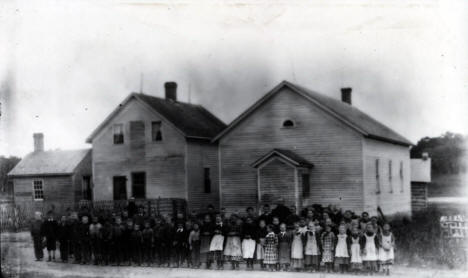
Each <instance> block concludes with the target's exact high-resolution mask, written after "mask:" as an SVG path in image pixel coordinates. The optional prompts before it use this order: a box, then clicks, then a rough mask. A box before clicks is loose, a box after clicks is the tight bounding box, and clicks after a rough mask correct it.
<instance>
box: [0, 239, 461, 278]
mask: <svg viewBox="0 0 468 278" xmlns="http://www.w3.org/2000/svg"><path fill="white" fill-rule="evenodd" d="M1 255H2V265H1V266H2V272H3V273H6V274H9V273H10V274H11V277H164V278H182V277H194V278H200V277H204V278H205V277H206V278H211V277H212V278H218V277H220V275H223V277H224V278H229V277H245V276H248V277H252V278H275V277H277V278H279V277H290V278H305V277H308V278H311V277H317V278H318V277H330V278H332V277H356V276H355V275H347V274H346V275H343V274H325V273H293V272H267V271H245V270H238V271H230V270H224V271H215V270H204V269H188V268H178V269H174V268H155V267H129V266H125V267H116V266H94V265H86V266H82V265H75V264H64V263H59V262H36V261H35V260H34V255H33V250H32V242H31V239H30V236H29V234H28V233H27V232H22V233H3V234H1ZM392 276H393V277H411V278H423V277H466V272H464V271H462V270H437V269H431V268H411V267H406V266H401V265H396V266H394V268H393V273H392ZM6 277H9V276H6Z"/></svg>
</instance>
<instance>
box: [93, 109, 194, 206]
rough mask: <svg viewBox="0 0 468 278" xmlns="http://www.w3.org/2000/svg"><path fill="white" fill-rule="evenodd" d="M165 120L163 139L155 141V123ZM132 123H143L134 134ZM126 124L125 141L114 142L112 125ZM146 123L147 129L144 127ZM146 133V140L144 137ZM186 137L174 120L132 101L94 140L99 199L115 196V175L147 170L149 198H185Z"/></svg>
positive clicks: (96, 196) (137, 126)
mask: <svg viewBox="0 0 468 278" xmlns="http://www.w3.org/2000/svg"><path fill="white" fill-rule="evenodd" d="M152 121H161V122H162V125H161V132H162V138H163V140H162V141H158V142H153V141H152V138H151V122H152ZM130 122H140V124H137V125H134V126H133V130H134V131H136V132H137V133H138V134H137V136H133V137H132V139H133V140H131V137H130ZM116 123H122V124H124V144H121V145H114V144H113V133H112V132H113V131H112V126H113V124H116ZM143 126H144V131H143V130H142V127H143ZM142 136H144V140H143V139H142ZM185 144H186V142H185V138H184V137H183V136H182V135H181V134H180V132H179V131H177V130H176V129H175V128H174V127H173V126H172V125H171V124H170V123H167V122H166V121H165V120H164V119H163V118H162V117H160V116H159V115H157V113H154V112H153V111H151V110H149V109H147V108H146V107H144V106H143V105H141V104H140V103H138V101H136V100H132V101H130V102H129V103H128V104H127V105H126V107H124V109H122V111H120V112H119V113H118V115H116V116H115V117H114V118H113V119H112V121H111V122H110V123H109V124H108V125H107V126H106V127H105V128H104V129H103V130H102V131H101V132H100V133H99V134H98V135H97V136H96V138H95V139H94V140H93V183H94V198H95V200H111V199H112V198H113V176H126V177H127V196H128V197H130V196H131V194H132V192H131V172H142V171H143V172H146V179H147V180H146V195H147V196H146V197H147V198H157V197H162V198H170V197H173V198H185V197H186V194H185Z"/></svg>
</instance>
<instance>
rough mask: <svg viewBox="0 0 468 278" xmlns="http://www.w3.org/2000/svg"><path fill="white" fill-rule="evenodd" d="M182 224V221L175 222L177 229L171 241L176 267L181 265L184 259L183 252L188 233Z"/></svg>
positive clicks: (185, 247)
mask: <svg viewBox="0 0 468 278" xmlns="http://www.w3.org/2000/svg"><path fill="white" fill-rule="evenodd" d="M184 226H185V225H184V222H178V223H177V229H176V230H175V233H174V239H173V243H172V246H173V247H174V251H175V259H176V267H179V266H181V265H182V264H183V263H184V261H185V259H186V258H185V254H186V249H187V242H188V240H187V238H188V233H187V231H186V230H185V227H184Z"/></svg>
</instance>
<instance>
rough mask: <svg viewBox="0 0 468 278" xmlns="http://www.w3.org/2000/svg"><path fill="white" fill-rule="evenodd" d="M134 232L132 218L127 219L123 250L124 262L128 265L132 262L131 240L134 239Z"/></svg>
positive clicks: (123, 236) (123, 234)
mask: <svg viewBox="0 0 468 278" xmlns="http://www.w3.org/2000/svg"><path fill="white" fill-rule="evenodd" d="M132 232H133V220H132V219H131V218H128V219H127V223H126V225H125V229H124V230H123V233H122V243H121V244H122V249H123V261H125V262H127V263H128V265H130V264H131V262H132V257H131V255H132V251H133V249H132V246H131V244H130V238H131V237H132Z"/></svg>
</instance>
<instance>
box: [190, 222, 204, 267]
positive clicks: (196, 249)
mask: <svg viewBox="0 0 468 278" xmlns="http://www.w3.org/2000/svg"><path fill="white" fill-rule="evenodd" d="M188 242H189V249H190V256H191V258H192V267H194V268H200V244H201V242H200V226H199V225H198V223H197V222H194V223H193V230H192V231H191V232H190V235H189V239H188Z"/></svg>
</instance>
